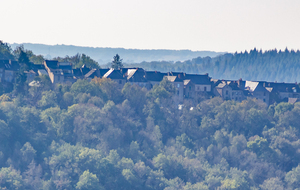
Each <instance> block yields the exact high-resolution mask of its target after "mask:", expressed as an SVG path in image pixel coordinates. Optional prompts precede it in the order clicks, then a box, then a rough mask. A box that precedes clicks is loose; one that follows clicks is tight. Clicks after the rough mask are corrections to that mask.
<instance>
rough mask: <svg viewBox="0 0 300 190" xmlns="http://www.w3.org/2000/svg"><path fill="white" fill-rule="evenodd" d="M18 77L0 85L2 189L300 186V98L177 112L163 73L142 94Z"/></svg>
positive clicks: (266, 189) (95, 83) (20, 53)
mask: <svg viewBox="0 0 300 190" xmlns="http://www.w3.org/2000/svg"><path fill="white" fill-rule="evenodd" d="M2 46H5V47H8V46H6V45H5V44H2ZM5 47H4V50H1V52H2V54H5V55H6V56H12V58H14V59H16V60H23V62H28V60H29V59H30V57H32V56H34V55H31V56H29V55H30V54H29V53H28V51H27V50H24V48H22V47H20V48H19V49H17V50H15V51H14V52H12V50H11V49H7V48H5ZM5 49H6V50H5ZM3 52H4V53H3ZM5 52H6V53H5ZM7 52H8V53H7ZM250 54H251V52H250ZM281 54H282V52H281V53H278V52H277V53H274V55H281ZM290 54H292V52H289V53H288V52H286V55H287V56H289V55H290ZM295 54H297V55H298V52H297V53H296V52H295ZM237 55H239V54H236V55H232V56H237ZM241 55H242V56H246V55H244V54H241ZM78 60H80V59H78ZM79 62H80V61H79ZM23 66H26V64H25V63H24V65H23ZM19 75H20V76H19V77H18V78H19V79H20V80H19V79H18V80H16V81H15V82H14V83H13V87H12V88H8V87H7V86H3V85H2V83H0V84H1V86H0V87H1V88H0V89H1V91H0V95H1V96H0V141H1V143H0V187H1V189H19V190H22V189H44V190H54V189H61V190H63V189H80V190H83V189H84V190H87V189H89V190H90V189H103V190H104V189H116V190H120V189H124V190H125V189H143V190H144V189H146V190H147V189H149V190H151V189H161V190H163V189H164V190H173V189H182V190H196V189H197V190H203V189H204V190H205V189H206V190H214V189H224V190H225V189H240V190H244V189H246V190H247V189H249V190H256V189H257V190H258V189H262V190H273V189H280V190H281V189H291V190H292V189H297V188H299V187H300V140H299V137H300V126H299V123H300V103H296V104H289V103H284V102H283V103H279V104H273V105H270V106H267V105H266V104H264V103H262V102H260V101H257V100H255V99H250V98H249V99H247V100H244V101H242V102H235V101H223V100H222V99H221V98H212V99H209V100H204V101H202V102H200V103H199V104H197V105H193V106H191V105H188V104H185V105H184V106H183V107H181V109H179V108H178V106H177V105H175V104H174V102H173V99H172V96H173V95H174V93H175V91H174V86H173V85H172V84H171V83H170V82H169V81H167V80H163V81H162V82H161V83H160V84H159V85H155V86H154V87H153V88H152V89H151V90H149V91H147V90H146V89H145V88H141V87H139V86H136V85H131V84H129V83H126V84H125V86H123V87H122V88H121V87H120V85H119V84H118V83H116V82H114V81H112V80H110V79H100V78H94V79H93V80H92V81H87V80H77V82H75V83H73V84H59V85H56V86H52V84H51V81H50V79H49V77H48V76H46V75H41V76H38V77H36V78H35V80H37V81H39V82H40V83H39V84H40V85H39V86H28V84H27V83H26V82H24V78H23V77H24V76H23V75H22V74H21V73H19ZM21 79H22V80H21ZM25 80H26V78H25Z"/></svg>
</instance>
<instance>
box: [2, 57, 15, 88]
mask: <svg viewBox="0 0 300 190" xmlns="http://www.w3.org/2000/svg"><path fill="white" fill-rule="evenodd" d="M19 69H20V66H19V63H18V62H17V61H13V60H0V80H1V82H2V81H5V82H9V83H12V82H14V81H15V77H16V74H17V72H18V71H19Z"/></svg>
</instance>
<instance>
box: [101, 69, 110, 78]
mask: <svg viewBox="0 0 300 190" xmlns="http://www.w3.org/2000/svg"><path fill="white" fill-rule="evenodd" d="M108 71H109V69H99V74H100V77H103V76H104V75H105V73H107V72H108Z"/></svg>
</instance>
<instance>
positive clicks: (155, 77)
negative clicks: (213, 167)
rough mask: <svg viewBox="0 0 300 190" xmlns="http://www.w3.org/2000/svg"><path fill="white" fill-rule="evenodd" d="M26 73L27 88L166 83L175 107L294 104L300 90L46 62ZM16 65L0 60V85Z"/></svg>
mask: <svg viewBox="0 0 300 190" xmlns="http://www.w3.org/2000/svg"><path fill="white" fill-rule="evenodd" d="M30 68H31V70H30V71H25V73H26V75H27V82H28V83H29V85H30V86H34V85H37V83H36V81H34V78H35V77H36V76H38V75H48V76H49V78H50V80H51V82H52V83H53V84H54V85H55V84H57V83H70V84H71V83H74V82H76V81H77V80H78V79H86V80H92V79H93V78H95V77H98V78H109V79H111V80H113V81H115V82H116V83H117V84H119V86H120V87H122V86H124V85H125V83H127V82H129V83H131V84H135V85H138V86H140V87H144V88H146V89H148V90H150V89H151V88H152V87H153V86H154V85H156V84H159V83H160V82H161V81H162V80H163V79H166V80H168V81H170V82H171V84H173V85H174V89H176V92H175V93H174V96H173V99H174V101H175V102H176V103H178V104H182V103H184V102H191V103H198V102H199V101H201V100H203V99H207V98H210V97H215V96H219V97H221V98H222V99H224V100H234V101H239V102H241V101H243V100H245V99H247V97H253V98H256V99H258V100H260V101H262V102H265V103H266V104H267V105H269V104H273V103H274V102H279V101H285V102H290V103H295V102H297V101H298V100H299V99H300V89H299V85H298V84H297V83H277V82H266V81H244V80H242V79H239V80H219V79H212V78H211V77H209V75H208V74H202V75H200V74H186V73H183V72H167V73H162V72H158V71H145V70H144V69H142V68H122V69H120V70H117V69H89V68H87V67H85V65H84V66H82V67H81V68H77V69H73V67H72V63H69V62H58V61H55V60H46V61H44V63H43V65H34V64H33V63H32V65H31V67H30ZM18 70H19V64H18V62H16V61H11V60H0V81H1V82H8V83H9V82H10V83H11V82H13V81H14V79H15V76H16V73H17V71H18Z"/></svg>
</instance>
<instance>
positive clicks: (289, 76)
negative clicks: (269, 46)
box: [126, 49, 300, 82]
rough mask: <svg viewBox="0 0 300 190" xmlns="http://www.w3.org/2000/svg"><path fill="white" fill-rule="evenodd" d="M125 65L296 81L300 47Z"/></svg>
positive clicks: (299, 63) (217, 76) (167, 70)
mask: <svg viewBox="0 0 300 190" xmlns="http://www.w3.org/2000/svg"><path fill="white" fill-rule="evenodd" d="M126 67H142V68H144V69H147V70H157V71H162V72H169V71H181V72H186V73H198V74H203V73H208V74H209V75H210V76H212V77H213V78H215V79H239V78H242V79H244V80H254V81H257V80H258V81H278V82H299V81H300V75H299V73H300V51H299V50H298V51H294V50H288V49H286V50H285V51H281V50H280V51H277V50H276V49H274V50H270V51H265V52H262V51H261V50H260V51H258V50H257V49H253V50H251V51H250V52H247V51H245V52H241V53H237V52H236V53H234V54H229V53H228V54H224V55H221V56H218V57H215V58H211V57H203V58H202V57H198V58H195V59H192V60H187V61H184V62H165V61H162V62H158V61H153V62H142V63H140V64H130V65H127V66H126Z"/></svg>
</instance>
